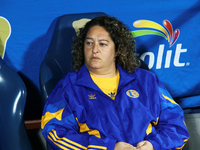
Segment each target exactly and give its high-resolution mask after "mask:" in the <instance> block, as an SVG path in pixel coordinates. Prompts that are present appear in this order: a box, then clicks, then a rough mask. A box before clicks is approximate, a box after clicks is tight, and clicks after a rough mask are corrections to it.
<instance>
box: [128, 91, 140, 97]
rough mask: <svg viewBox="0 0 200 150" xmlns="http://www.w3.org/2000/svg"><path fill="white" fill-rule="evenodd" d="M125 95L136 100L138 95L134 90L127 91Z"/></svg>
mask: <svg viewBox="0 0 200 150" xmlns="http://www.w3.org/2000/svg"><path fill="white" fill-rule="evenodd" d="M126 95H128V96H129V97H131V98H138V97H139V93H138V92H137V91H136V90H128V91H127V92H126Z"/></svg>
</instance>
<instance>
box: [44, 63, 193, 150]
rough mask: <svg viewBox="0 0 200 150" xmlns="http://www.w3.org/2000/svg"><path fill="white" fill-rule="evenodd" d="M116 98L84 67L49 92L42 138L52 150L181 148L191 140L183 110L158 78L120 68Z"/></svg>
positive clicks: (166, 149) (145, 72)
mask: <svg viewBox="0 0 200 150" xmlns="http://www.w3.org/2000/svg"><path fill="white" fill-rule="evenodd" d="M117 67H118V69H119V72H120V81H119V86H118V92H117V95H116V98H115V100H112V99H111V98H110V97H108V96H107V95H106V94H104V93H103V92H102V91H101V89H99V87H98V86H97V85H96V84H95V83H94V82H93V81H92V79H91V77H90V74H89V72H88V70H87V68H86V66H85V65H84V66H83V67H82V68H81V69H80V70H79V71H78V72H71V73H68V74H67V75H66V76H65V77H63V78H62V79H61V81H60V82H58V84H57V85H56V87H55V88H54V90H53V91H52V93H51V94H50V96H49V98H48V100H47V102H46V105H45V108H44V111H43V116H42V134H43V136H44V137H45V138H46V140H47V141H48V142H49V143H50V145H51V146H52V148H53V149H100V150H102V149H104V150H106V149H108V150H113V149H114V146H115V143H116V142H119V141H123V142H127V143H130V144H132V145H134V146H136V145H137V143H138V142H140V141H143V140H148V141H150V142H151V143H152V144H153V146H154V148H155V150H169V149H172V150H174V149H182V147H183V145H184V144H185V143H186V141H187V140H188V138H189V134H188V131H187V128H186V126H185V122H184V115H183V112H182V109H181V108H180V106H179V105H178V104H176V103H175V102H174V101H173V99H172V98H171V96H170V95H169V93H168V92H167V91H166V89H165V88H164V86H163V85H162V84H161V82H160V81H159V80H158V79H157V78H156V76H155V75H154V74H153V73H152V72H149V71H146V70H143V69H140V68H138V69H136V70H135V72H134V73H132V74H128V73H127V72H126V71H125V70H123V69H122V68H121V67H120V66H117Z"/></svg>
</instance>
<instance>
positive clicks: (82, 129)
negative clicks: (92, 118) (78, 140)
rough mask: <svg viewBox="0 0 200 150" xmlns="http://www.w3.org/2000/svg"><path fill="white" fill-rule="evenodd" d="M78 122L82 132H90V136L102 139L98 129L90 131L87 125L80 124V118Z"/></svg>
mask: <svg viewBox="0 0 200 150" xmlns="http://www.w3.org/2000/svg"><path fill="white" fill-rule="evenodd" d="M76 121H77V122H78V125H79V128H80V132H81V133H83V132H88V134H89V135H94V136H96V137H98V138H101V135H100V132H99V131H98V130H96V129H89V127H88V126H87V124H86V123H79V121H78V118H76Z"/></svg>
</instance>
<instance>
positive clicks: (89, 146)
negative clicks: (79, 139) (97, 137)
mask: <svg viewBox="0 0 200 150" xmlns="http://www.w3.org/2000/svg"><path fill="white" fill-rule="evenodd" d="M88 148H94V149H104V150H106V149H107V147H105V146H97V145H88Z"/></svg>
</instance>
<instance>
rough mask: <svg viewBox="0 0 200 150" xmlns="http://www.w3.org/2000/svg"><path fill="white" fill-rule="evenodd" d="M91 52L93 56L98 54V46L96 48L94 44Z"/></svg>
mask: <svg viewBox="0 0 200 150" xmlns="http://www.w3.org/2000/svg"><path fill="white" fill-rule="evenodd" d="M92 52H93V53H94V54H96V53H98V52H99V50H98V46H97V45H96V44H94V46H93V49H92Z"/></svg>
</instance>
